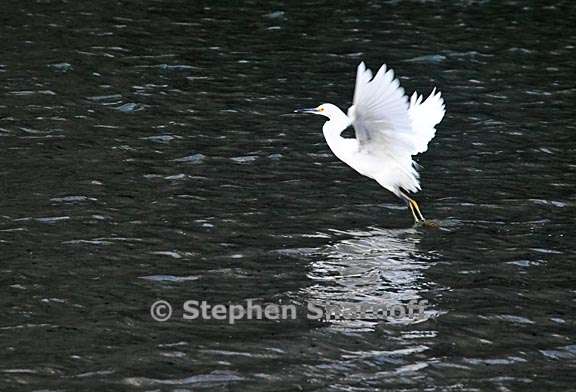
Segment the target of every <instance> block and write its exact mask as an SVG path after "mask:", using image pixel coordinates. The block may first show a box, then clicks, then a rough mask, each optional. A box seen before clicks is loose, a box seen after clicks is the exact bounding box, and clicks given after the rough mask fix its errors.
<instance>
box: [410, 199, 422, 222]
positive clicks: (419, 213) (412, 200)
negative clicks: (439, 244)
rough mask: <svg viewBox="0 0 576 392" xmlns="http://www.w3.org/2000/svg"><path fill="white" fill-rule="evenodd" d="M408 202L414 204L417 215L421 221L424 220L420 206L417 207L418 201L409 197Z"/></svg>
mask: <svg viewBox="0 0 576 392" xmlns="http://www.w3.org/2000/svg"><path fill="white" fill-rule="evenodd" d="M410 202H411V203H412V205H414V208H415V209H416V211H417V212H418V215H419V216H420V219H421V220H422V222H424V221H425V220H426V219H424V215H422V213H421V212H420V207H418V203H416V200H414V199H410Z"/></svg>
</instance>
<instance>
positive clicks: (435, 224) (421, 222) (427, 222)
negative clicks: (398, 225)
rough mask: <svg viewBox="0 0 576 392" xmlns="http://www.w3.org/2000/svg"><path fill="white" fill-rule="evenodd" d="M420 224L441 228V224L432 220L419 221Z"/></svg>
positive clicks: (428, 227)
mask: <svg viewBox="0 0 576 392" xmlns="http://www.w3.org/2000/svg"><path fill="white" fill-rule="evenodd" d="M418 223H419V224H420V225H422V226H423V227H425V228H427V229H439V228H440V225H439V224H438V223H436V222H432V221H431V220H423V221H420V222H418Z"/></svg>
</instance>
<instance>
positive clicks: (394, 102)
mask: <svg viewBox="0 0 576 392" xmlns="http://www.w3.org/2000/svg"><path fill="white" fill-rule="evenodd" d="M296 112H299V113H311V114H319V115H322V116H325V117H328V121H326V123H324V126H323V127H322V131H323V133H324V137H325V138H326V142H327V143H328V146H329V147H330V149H331V150H332V152H333V153H334V155H336V156H337V157H338V158H339V159H340V160H341V161H343V162H344V163H346V164H348V165H349V166H350V167H352V168H353V169H354V170H356V171H357V172H358V173H360V174H362V175H364V176H366V177H369V178H372V179H373V180H376V181H377V182H378V184H380V185H381V186H382V187H384V188H386V189H387V190H389V191H390V192H392V193H394V194H395V195H396V196H398V197H399V198H400V199H402V200H404V202H406V204H407V205H408V207H409V208H410V211H411V212H412V216H413V217H414V220H415V222H416V223H424V222H425V219H424V216H423V215H422V213H421V212H420V207H419V206H418V203H416V201H415V200H414V199H412V198H411V197H410V196H409V194H411V193H416V192H417V191H419V190H420V181H419V175H418V171H417V169H418V168H419V166H418V164H417V163H416V162H414V161H413V160H412V156H413V155H416V154H419V153H422V152H425V151H426V150H427V149H428V143H429V142H430V140H432V138H433V137H434V135H435V133H436V129H435V128H434V127H435V126H436V124H438V123H439V122H440V121H442V118H443V117H444V113H445V112H446V111H445V106H444V100H443V99H442V97H441V96H440V92H436V89H435V88H434V90H432V93H431V94H430V95H429V96H428V98H426V100H423V96H421V95H418V94H417V93H414V94H413V95H412V97H411V98H410V101H408V97H407V96H406V95H405V94H404V89H403V88H402V87H400V83H399V82H398V80H397V79H394V71H392V70H391V69H388V70H387V69H386V65H382V67H381V68H380V70H379V71H378V72H377V73H376V76H374V78H372V71H370V69H367V68H366V66H365V65H364V63H363V62H362V63H360V65H359V66H358V71H357V75H356V87H355V89H354V101H353V103H352V106H350V108H348V114H346V113H344V112H343V111H342V110H340V109H339V108H338V107H337V106H336V105H333V104H331V103H324V104H322V105H320V106H318V107H316V108H312V109H299V110H296ZM350 125H352V126H353V127H354V131H355V133H356V138H355V139H353V138H344V137H342V132H344V130H345V129H346V128H348V127H349V126H350Z"/></svg>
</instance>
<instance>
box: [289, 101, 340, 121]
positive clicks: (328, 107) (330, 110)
mask: <svg viewBox="0 0 576 392" xmlns="http://www.w3.org/2000/svg"><path fill="white" fill-rule="evenodd" d="M294 112H295V113H308V114H319V115H321V116H325V117H328V119H329V120H333V119H335V118H338V117H341V116H342V115H343V114H344V112H342V110H340V108H339V107H338V106H336V105H332V104H331V103H323V104H322V105H320V106H318V107H315V108H311V109H296V110H294Z"/></svg>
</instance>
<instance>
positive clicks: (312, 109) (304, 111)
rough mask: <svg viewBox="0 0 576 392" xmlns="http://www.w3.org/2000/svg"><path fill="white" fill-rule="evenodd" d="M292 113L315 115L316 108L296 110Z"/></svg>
mask: <svg viewBox="0 0 576 392" xmlns="http://www.w3.org/2000/svg"><path fill="white" fill-rule="evenodd" d="M294 113H308V114H317V113H318V110H317V109H316V108H310V109H296V110H294Z"/></svg>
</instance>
